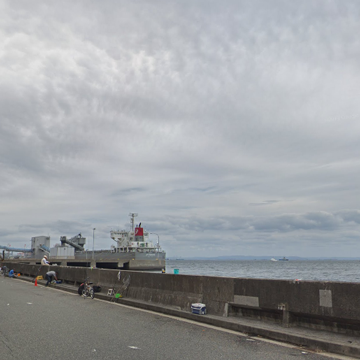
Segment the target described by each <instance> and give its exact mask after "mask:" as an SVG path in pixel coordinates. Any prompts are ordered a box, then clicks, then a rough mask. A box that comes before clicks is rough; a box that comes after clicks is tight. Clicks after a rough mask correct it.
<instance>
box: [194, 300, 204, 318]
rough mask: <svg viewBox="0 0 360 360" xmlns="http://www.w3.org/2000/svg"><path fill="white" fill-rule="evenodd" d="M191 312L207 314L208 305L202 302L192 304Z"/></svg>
mask: <svg viewBox="0 0 360 360" xmlns="http://www.w3.org/2000/svg"><path fill="white" fill-rule="evenodd" d="M191 312H192V313H193V314H198V315H205V314H206V305H205V304H201V303H195V304H191Z"/></svg>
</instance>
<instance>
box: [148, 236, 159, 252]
mask: <svg viewBox="0 0 360 360" xmlns="http://www.w3.org/2000/svg"><path fill="white" fill-rule="evenodd" d="M150 234H153V235H156V236H157V237H158V242H157V248H158V253H159V252H160V239H159V235H158V234H157V233H150Z"/></svg>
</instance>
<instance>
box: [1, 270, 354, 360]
mask: <svg viewBox="0 0 360 360" xmlns="http://www.w3.org/2000/svg"><path fill="white" fill-rule="evenodd" d="M7 266H8V268H11V266H13V267H14V270H15V271H16V272H20V273H21V274H23V276H25V277H26V276H34V275H35V274H42V273H44V274H45V271H46V269H45V268H41V269H40V271H38V270H39V267H36V266H31V265H20V264H17V265H16V266H15V265H14V264H10V263H8V264H7ZM52 268H53V267H52ZM53 269H54V270H55V271H58V273H59V278H60V279H62V280H63V281H64V284H63V285H61V286H60V287H63V288H64V290H69V289H70V290H69V291H76V287H77V285H78V284H79V283H81V282H83V280H84V279H85V278H86V277H90V279H91V280H92V281H93V282H94V284H96V285H100V286H101V287H102V289H103V293H102V294H97V296H98V297H103V298H104V299H107V300H115V299H113V298H112V297H108V296H107V295H106V293H107V291H108V289H110V288H115V291H116V292H119V293H121V294H122V296H123V297H122V298H120V299H117V300H116V301H118V302H119V303H122V304H127V305H131V306H137V307H141V308H143V309H149V310H154V311H158V312H162V313H165V314H170V315H175V316H179V317H183V318H187V319H191V320H194V321H199V322H202V323H207V324H211V325H215V326H219V327H223V328H227V329H231V330H236V331H242V332H247V333H252V334H257V335H261V336H263V337H266V338H270V339H275V340H280V341H286V342H290V343H293V344H297V345H301V346H306V347H307V348H309V349H321V350H326V351H329V352H333V353H337V354H343V355H348V356H352V357H356V358H360V342H359V340H360V338H359V333H360V330H359V329H360V321H359V319H360V313H359V312H360V310H359V308H358V306H357V303H358V301H357V299H358V298H359V295H360V294H359V292H360V284H357V283H356V284H355V283H335V282H334V283H333V282H313V281H288V280H263V279H261V280H260V279H241V278H223V277H207V276H191V275H173V274H160V273H149V272H135V271H121V272H120V274H119V272H118V271H116V270H104V269H92V270H91V269H86V268H69V267H54V268H53ZM44 274H42V275H44ZM119 275H120V278H119ZM194 302H201V303H204V304H206V306H207V310H208V314H207V315H205V316H198V315H194V314H191V312H190V307H191V304H192V303H194Z"/></svg>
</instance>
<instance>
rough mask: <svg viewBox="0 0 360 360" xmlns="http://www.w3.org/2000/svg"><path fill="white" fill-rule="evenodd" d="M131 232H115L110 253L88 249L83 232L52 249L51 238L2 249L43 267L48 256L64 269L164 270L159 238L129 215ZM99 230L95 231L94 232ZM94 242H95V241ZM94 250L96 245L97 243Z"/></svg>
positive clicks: (34, 239)
mask: <svg viewBox="0 0 360 360" xmlns="http://www.w3.org/2000/svg"><path fill="white" fill-rule="evenodd" d="M129 216H130V223H131V230H130V231H127V230H111V231H110V238H111V239H112V240H113V241H114V242H115V244H113V245H111V246H110V249H107V250H94V248H93V250H85V248H84V246H85V243H86V238H84V237H83V236H82V235H81V233H79V234H78V235H75V236H73V237H72V238H70V239H68V238H67V237H66V236H61V237H60V244H58V245H55V246H54V247H52V248H50V237H49V236H37V237H33V238H31V248H30V249H19V248H12V247H7V246H0V249H3V250H4V251H3V256H4V257H5V251H8V253H10V252H20V253H23V254H24V255H23V257H22V258H19V259H15V258H14V259H12V261H14V262H21V263H24V264H40V263H41V259H42V257H43V256H44V255H45V254H46V255H47V256H48V260H49V261H50V263H51V264H53V265H55V264H57V265H60V266H78V267H96V268H105V269H120V270H121V269H123V270H164V269H165V259H166V252H165V251H164V250H163V249H162V248H161V246H160V240H159V235H158V234H156V233H150V232H149V231H147V230H145V229H144V228H143V227H142V225H141V223H139V224H137V225H135V217H137V216H138V214H137V213H129ZM94 230H95V229H94ZM150 234H154V235H156V236H157V243H155V244H154V243H153V242H152V241H150ZM93 240H94V239H93ZM93 247H94V244H93Z"/></svg>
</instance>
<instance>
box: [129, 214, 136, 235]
mask: <svg viewBox="0 0 360 360" xmlns="http://www.w3.org/2000/svg"><path fill="white" fill-rule="evenodd" d="M129 216H131V219H130V222H131V231H134V230H135V217H136V216H138V214H137V213H129Z"/></svg>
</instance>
